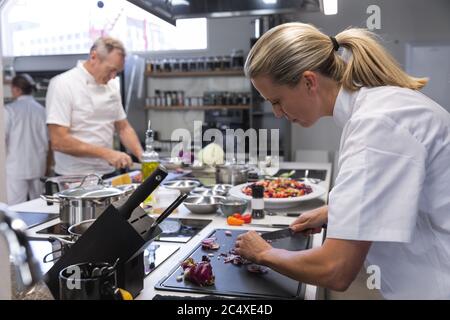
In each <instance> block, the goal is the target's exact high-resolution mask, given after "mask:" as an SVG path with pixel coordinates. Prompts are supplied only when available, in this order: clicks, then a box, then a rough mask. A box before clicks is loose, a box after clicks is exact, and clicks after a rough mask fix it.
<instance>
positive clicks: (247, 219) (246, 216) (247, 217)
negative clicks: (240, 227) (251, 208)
mask: <svg viewBox="0 0 450 320" xmlns="http://www.w3.org/2000/svg"><path fill="white" fill-rule="evenodd" d="M242 220H244V222H245V223H250V222H252V215H251V214H250V213H246V214H243V215H242Z"/></svg>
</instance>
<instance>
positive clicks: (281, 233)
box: [261, 228, 295, 240]
mask: <svg viewBox="0 0 450 320" xmlns="http://www.w3.org/2000/svg"><path fill="white" fill-rule="evenodd" d="M294 234H295V233H294V230H292V229H291V228H284V229H281V230H276V231H271V232H265V233H263V234H261V237H262V238H263V239H265V240H277V239H283V238H287V237H292V236H293V235H294Z"/></svg>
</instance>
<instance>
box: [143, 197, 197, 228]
mask: <svg viewBox="0 0 450 320" xmlns="http://www.w3.org/2000/svg"><path fill="white" fill-rule="evenodd" d="M187 197H188V195H187V194H180V195H179V196H178V198H177V199H176V200H175V201H174V202H173V203H172V204H171V205H170V206H168V207H167V209H166V210H164V212H163V213H161V214H160V215H159V216H158V218H156V220H155V222H153V224H152V225H151V226H150V228H151V229H152V228H154V227H155V226H157V225H159V224H160V223H161V222H162V221H163V220H164V219H166V218H167V217H168V216H169V215H170V214H171V213H172V212H173V211H174V210H175V209H176V208H178V206H179V205H180V204H182V203H183V201H184V200H185V199H186V198H187Z"/></svg>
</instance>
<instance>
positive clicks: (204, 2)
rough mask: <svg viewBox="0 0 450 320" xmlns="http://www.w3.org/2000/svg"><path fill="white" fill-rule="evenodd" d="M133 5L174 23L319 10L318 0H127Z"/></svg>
mask: <svg viewBox="0 0 450 320" xmlns="http://www.w3.org/2000/svg"><path fill="white" fill-rule="evenodd" d="M128 1H129V2H131V3H133V4H135V5H136V6H138V7H140V8H142V9H144V10H146V11H148V12H150V13H152V14H154V15H156V16H158V17H159V18H161V19H163V20H165V21H167V22H170V23H172V24H175V20H176V19H181V18H195V17H208V18H221V17H233V16H261V15H270V14H282V13H292V12H295V11H319V10H320V0H128Z"/></svg>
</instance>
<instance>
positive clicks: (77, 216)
mask: <svg viewBox="0 0 450 320" xmlns="http://www.w3.org/2000/svg"><path fill="white" fill-rule="evenodd" d="M92 176H94V177H97V178H98V183H97V185H92V184H89V185H85V182H86V181H87V179H88V178H89V177H92ZM136 188H137V184H129V185H124V186H118V187H110V186H106V185H104V184H103V180H102V179H101V178H100V177H99V176H98V175H95V174H90V175H87V176H85V177H84V179H83V180H82V181H81V183H80V185H79V186H78V187H75V188H72V189H68V190H63V191H60V192H58V193H56V194H55V195H53V196H49V195H41V198H42V199H44V200H45V201H47V202H52V203H58V204H59V219H60V220H61V222H62V223H64V224H67V225H69V226H71V225H74V224H77V223H79V222H82V221H85V220H88V219H96V218H98V217H99V216H100V214H101V213H102V212H103V211H105V209H106V208H107V207H108V206H109V205H110V204H111V203H113V202H116V201H119V200H122V199H123V198H125V197H128V196H129V195H130V194H131V193H132V192H133V191H134V190H135V189H136Z"/></svg>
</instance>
